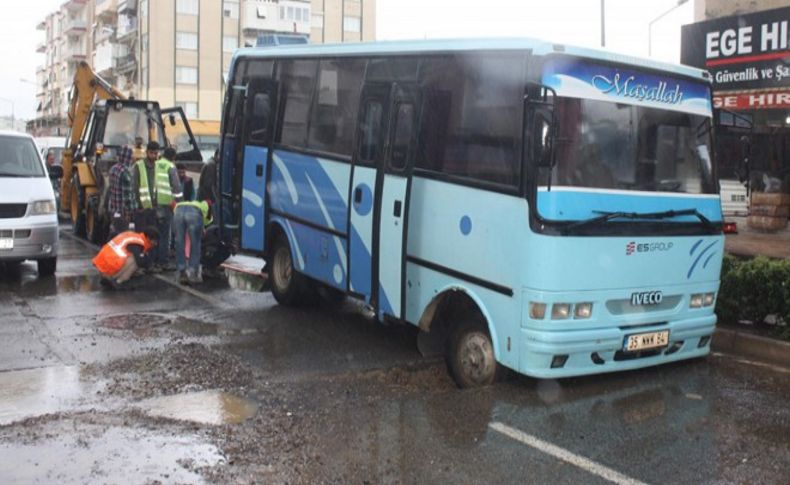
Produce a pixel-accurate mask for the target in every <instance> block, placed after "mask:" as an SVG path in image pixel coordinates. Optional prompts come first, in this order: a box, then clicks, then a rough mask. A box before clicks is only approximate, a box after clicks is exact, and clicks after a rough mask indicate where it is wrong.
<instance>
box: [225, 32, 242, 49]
mask: <svg viewBox="0 0 790 485" xmlns="http://www.w3.org/2000/svg"><path fill="white" fill-rule="evenodd" d="M238 48H239V39H237V38H236V37H235V36H232V35H226V36H223V37H222V50H223V52H233V51H235V50H236V49H238Z"/></svg>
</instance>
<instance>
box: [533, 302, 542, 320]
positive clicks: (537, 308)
mask: <svg viewBox="0 0 790 485" xmlns="http://www.w3.org/2000/svg"><path fill="white" fill-rule="evenodd" d="M545 316H546V304H545V303H538V302H536V301H531V302H529V318H531V319H533V320H543V318H544V317H545Z"/></svg>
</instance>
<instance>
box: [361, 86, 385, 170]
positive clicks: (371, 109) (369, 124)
mask: <svg viewBox="0 0 790 485" xmlns="http://www.w3.org/2000/svg"><path fill="white" fill-rule="evenodd" d="M383 112H384V110H383V108H382V106H381V102H380V101H375V100H370V101H368V102H367V103H366V104H365V117H364V118H363V122H362V125H361V126H360V137H359V139H360V142H359V159H360V160H361V161H362V162H365V163H368V164H375V163H376V161H377V160H378V154H379V145H380V144H381V118H382V114H383Z"/></svg>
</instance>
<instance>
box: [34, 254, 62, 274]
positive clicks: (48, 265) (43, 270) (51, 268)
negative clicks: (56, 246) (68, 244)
mask: <svg viewBox="0 0 790 485" xmlns="http://www.w3.org/2000/svg"><path fill="white" fill-rule="evenodd" d="M36 263H37V264H38V276H39V277H47V276H52V275H53V274H55V270H56V269H57V267H58V258H57V257H55V258H47V259H39V260H38V261H37V262H36Z"/></svg>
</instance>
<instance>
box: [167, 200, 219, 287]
mask: <svg viewBox="0 0 790 485" xmlns="http://www.w3.org/2000/svg"><path fill="white" fill-rule="evenodd" d="M210 224H211V203H210V202H207V201H204V200H201V201H194V202H191V201H190V202H181V203H179V204H177V205H176V210H175V216H174V218H173V232H174V233H175V238H176V268H177V269H178V281H179V283H181V284H196V283H202V282H203V278H202V277H201V276H200V256H201V250H202V248H201V240H202V238H203V229H204V228H206V227H208V226H209V225H210ZM187 237H188V238H189V245H190V248H189V258H188V260H187V255H186V251H187V249H186V248H187V245H186V239H187Z"/></svg>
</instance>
